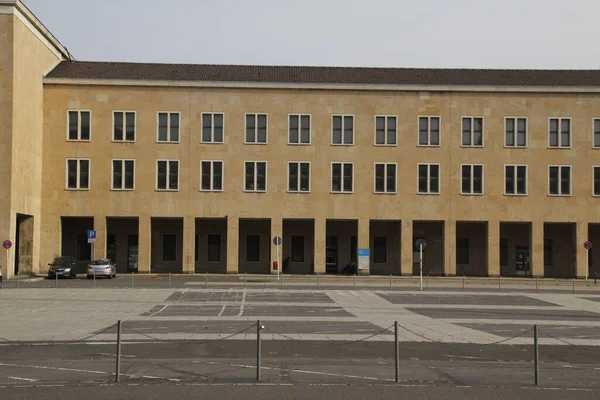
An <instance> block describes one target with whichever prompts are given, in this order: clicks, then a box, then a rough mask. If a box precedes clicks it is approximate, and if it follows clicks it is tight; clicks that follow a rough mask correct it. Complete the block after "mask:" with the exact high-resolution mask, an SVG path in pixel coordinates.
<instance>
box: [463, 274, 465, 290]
mask: <svg viewBox="0 0 600 400" xmlns="http://www.w3.org/2000/svg"><path fill="white" fill-rule="evenodd" d="M464 291H465V276H464V275H463V292H464Z"/></svg>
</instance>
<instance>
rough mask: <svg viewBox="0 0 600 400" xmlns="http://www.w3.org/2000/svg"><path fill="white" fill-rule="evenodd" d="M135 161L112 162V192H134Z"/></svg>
mask: <svg viewBox="0 0 600 400" xmlns="http://www.w3.org/2000/svg"><path fill="white" fill-rule="evenodd" d="M134 171H135V161H134V160H112V190H133V188H134Z"/></svg>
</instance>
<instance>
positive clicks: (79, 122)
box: [67, 111, 92, 141]
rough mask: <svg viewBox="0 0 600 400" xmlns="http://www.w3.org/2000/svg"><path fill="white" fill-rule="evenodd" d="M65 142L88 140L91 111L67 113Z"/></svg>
mask: <svg viewBox="0 0 600 400" xmlns="http://www.w3.org/2000/svg"><path fill="white" fill-rule="evenodd" d="M68 114H69V126H68V132H67V140H79V141H89V140H90V131H91V127H90V120H91V118H92V116H91V115H92V113H91V111H69V113H68Z"/></svg>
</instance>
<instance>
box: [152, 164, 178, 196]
mask: <svg viewBox="0 0 600 400" xmlns="http://www.w3.org/2000/svg"><path fill="white" fill-rule="evenodd" d="M156 190H171V191H176V190H179V161H178V160H158V161H156Z"/></svg>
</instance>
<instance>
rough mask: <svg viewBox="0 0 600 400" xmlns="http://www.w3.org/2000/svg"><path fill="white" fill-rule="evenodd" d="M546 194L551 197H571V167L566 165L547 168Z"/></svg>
mask: <svg viewBox="0 0 600 400" xmlns="http://www.w3.org/2000/svg"><path fill="white" fill-rule="evenodd" d="M548 180H549V182H548V194H550V195H551V196H570V195H571V167H570V166H567V165H561V166H550V167H549V168H548Z"/></svg>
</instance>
